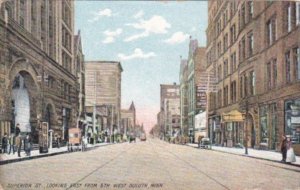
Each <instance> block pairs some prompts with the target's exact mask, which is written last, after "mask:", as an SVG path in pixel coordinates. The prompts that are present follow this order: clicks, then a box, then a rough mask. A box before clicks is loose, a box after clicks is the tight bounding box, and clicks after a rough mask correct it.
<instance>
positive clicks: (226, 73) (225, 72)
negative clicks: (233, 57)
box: [223, 60, 228, 78]
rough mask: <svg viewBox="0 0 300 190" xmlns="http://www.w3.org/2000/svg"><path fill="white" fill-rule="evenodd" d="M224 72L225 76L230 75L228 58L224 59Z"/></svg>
mask: <svg viewBox="0 0 300 190" xmlns="http://www.w3.org/2000/svg"><path fill="white" fill-rule="evenodd" d="M223 72H224V78H225V77H227V75H228V60H225V61H224V67H223Z"/></svg>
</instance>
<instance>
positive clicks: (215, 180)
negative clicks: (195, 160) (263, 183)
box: [156, 144, 230, 190]
mask: <svg viewBox="0 0 300 190" xmlns="http://www.w3.org/2000/svg"><path fill="white" fill-rule="evenodd" d="M156 146H159V147H161V148H162V149H166V150H165V151H166V152H168V153H169V154H171V155H173V156H175V157H176V158H177V159H179V160H181V161H182V162H184V163H185V164H187V165H188V166H190V167H191V168H193V169H194V170H196V171H198V172H200V173H202V174H203V175H205V176H206V177H208V178H209V179H211V180H212V181H214V182H215V183H217V184H218V185H220V186H222V187H223V188H225V189H228V190H230V188H229V187H227V186H226V185H224V184H222V183H221V182H220V181H218V180H217V179H215V178H214V177H212V176H210V175H208V174H206V173H205V172H203V171H202V170H200V169H198V168H197V167H195V166H194V165H192V164H191V163H189V162H187V161H186V160H184V159H182V158H180V157H179V156H178V155H176V154H174V153H173V152H171V151H169V150H168V149H167V148H165V147H163V146H162V145H158V144H157V145H156Z"/></svg>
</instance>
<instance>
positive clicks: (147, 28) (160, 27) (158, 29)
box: [124, 15, 171, 42]
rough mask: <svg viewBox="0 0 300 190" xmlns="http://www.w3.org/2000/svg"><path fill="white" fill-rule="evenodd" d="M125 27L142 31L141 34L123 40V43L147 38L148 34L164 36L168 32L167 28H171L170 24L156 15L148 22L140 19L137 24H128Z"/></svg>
mask: <svg viewBox="0 0 300 190" xmlns="http://www.w3.org/2000/svg"><path fill="white" fill-rule="evenodd" d="M126 25H127V26H132V27H133V28H135V29H139V30H143V32H141V33H139V34H134V35H132V36H129V37H127V38H125V39H124V41H125V42H130V41H134V40H137V39H139V38H143V37H147V36H149V35H150V34H165V33H167V32H168V28H171V24H170V23H168V22H167V21H166V19H165V18H164V17H162V16H158V15H154V16H152V17H151V18H150V19H149V20H143V19H140V20H139V22H138V23H128V24H126Z"/></svg>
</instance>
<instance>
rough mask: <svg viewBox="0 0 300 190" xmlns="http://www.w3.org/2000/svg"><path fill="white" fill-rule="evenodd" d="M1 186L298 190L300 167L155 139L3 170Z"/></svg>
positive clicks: (171, 189)
mask: <svg viewBox="0 0 300 190" xmlns="http://www.w3.org/2000/svg"><path fill="white" fill-rule="evenodd" d="M0 184H1V185H2V188H3V189H22V190H23V189H51V190H54V189H58V190H60V189H88V190H89V189H122V190H123V189H154V190H156V189H170V190H173V189H174V190H176V189H178V190H185V189H187V190H193V189H195V190H200V189H213V190H217V189H272V190H273V189H298V190H299V189H300V168H298V167H294V166H290V165H285V164H281V163H275V162H269V161H264V160H257V159H253V158H247V157H242V156H236V155H231V154H227V153H221V152H216V151H211V150H199V149H196V148H192V147H188V146H183V145H174V144H168V143H165V142H162V141H159V140H156V139H154V140H149V141H146V142H137V143H131V144H129V143H122V144H114V145H110V146H105V147H100V148H97V149H94V150H90V151H87V152H84V153H82V152H76V153H71V154H62V155H57V156H53V157H47V158H41V159H35V160H29V161H23V162H18V163H12V164H7V165H2V166H0ZM71 185H73V186H71ZM0 189H1V187H0Z"/></svg>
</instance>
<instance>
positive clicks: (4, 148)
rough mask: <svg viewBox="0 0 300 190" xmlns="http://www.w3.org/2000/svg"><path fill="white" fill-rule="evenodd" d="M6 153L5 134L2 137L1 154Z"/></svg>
mask: <svg viewBox="0 0 300 190" xmlns="http://www.w3.org/2000/svg"><path fill="white" fill-rule="evenodd" d="M6 151H7V133H4V136H3V137H2V153H6Z"/></svg>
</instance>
